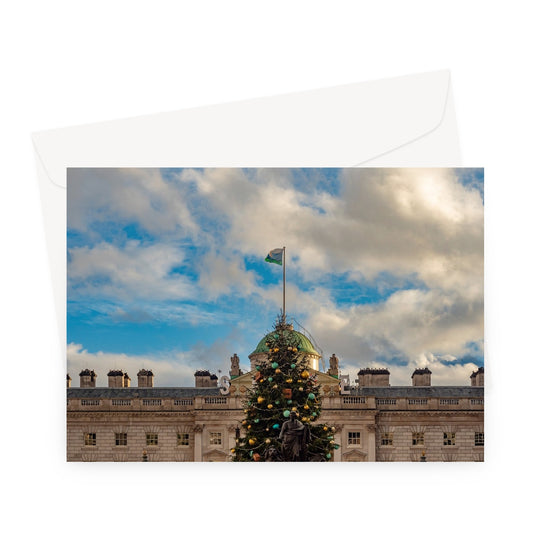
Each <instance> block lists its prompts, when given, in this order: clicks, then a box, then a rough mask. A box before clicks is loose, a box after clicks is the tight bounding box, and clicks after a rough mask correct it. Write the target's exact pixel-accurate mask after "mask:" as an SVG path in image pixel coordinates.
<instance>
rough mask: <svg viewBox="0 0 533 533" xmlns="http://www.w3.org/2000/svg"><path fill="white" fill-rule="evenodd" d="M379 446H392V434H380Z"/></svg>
mask: <svg viewBox="0 0 533 533" xmlns="http://www.w3.org/2000/svg"><path fill="white" fill-rule="evenodd" d="M381 445H382V446H392V433H382V434H381Z"/></svg>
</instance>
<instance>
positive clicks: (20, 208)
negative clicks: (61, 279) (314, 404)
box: [0, 0, 533, 533]
mask: <svg viewBox="0 0 533 533" xmlns="http://www.w3.org/2000/svg"><path fill="white" fill-rule="evenodd" d="M527 7H528V2H513V1H507V2H505V3H503V2H500V3H496V2H490V1H487V0H485V1H484V2H474V1H471V2H468V1H466V0H462V1H460V2H455V1H449V0H448V1H447V2H428V1H420V2H417V1H403V2H402V1H398V0H397V1H391V2H379V1H373V2H354V1H352V2H335V1H331V0H330V1H328V2H314V1H310V0H307V1H304V2H300V1H289V0H285V1H282V2H278V1H273V0H271V1H269V2H264V3H262V2H254V1H252V0H248V1H243V2H236V1H218V2H215V1H214V2H201V1H196V2H190V3H188V2H177V1H174V2H159V1H153V0H152V1H151V2H135V1H128V2H111V1H110V0H107V1H106V2H100V1H92V2H90V3H81V2H74V1H72V0H71V1H69V2H56V1H47V2H31V1H19V2H4V3H2V7H1V8H0V50H1V52H0V53H1V54H2V61H1V63H0V64H1V67H0V71H1V72H2V73H3V81H2V82H0V87H1V99H0V106H1V115H0V116H1V121H0V127H1V135H2V138H1V144H0V147H1V148H0V151H1V154H2V155H1V158H2V166H1V167H0V168H1V171H2V178H3V179H2V190H1V192H0V202H1V206H0V207H1V211H0V212H1V216H2V225H1V227H2V262H1V267H0V268H1V278H0V279H1V280H2V293H1V302H2V305H1V307H0V309H1V313H2V316H1V322H0V324H1V326H2V327H1V331H2V334H1V347H0V354H1V356H2V358H3V360H2V372H3V377H2V380H1V383H2V388H1V389H0V390H1V394H2V397H1V406H2V425H1V427H2V457H1V460H2V463H3V466H2V485H3V487H4V488H7V489H8V490H7V494H5V495H4V496H3V501H2V503H3V504H4V505H3V507H4V512H3V519H4V520H3V523H6V522H7V523H10V524H11V525H8V526H7V530H17V531H26V530H30V528H31V529H33V528H39V529H41V528H43V529H44V528H48V527H53V528H54V529H53V530H55V531H91V532H94V531H115V530H121V529H124V530H131V531H145V530H148V529H149V530H150V531H158V530H163V529H168V530H177V529H181V528H186V527H187V528H188V529H190V528H191V527H193V524H194V523H196V524H201V526H200V528H201V529H204V528H205V529H207V528H209V529H222V530H224V531H230V530H231V531H237V530H244V529H245V528H246V529H247V530H250V531H253V530H265V531H266V530H277V531H283V530H285V529H287V526H288V523H289V520H292V521H294V522H295V523H297V524H298V526H297V527H298V529H303V530H308V531H311V530H312V531H316V530H319V529H326V528H328V529H330V530H334V531H338V530H344V529H350V530H356V531H357V530H359V529H360V528H363V527H364V528H372V529H373V530H374V531H388V530H395V531H408V530H409V531H410V530H416V529H426V528H431V529H432V530H433V531H443V532H444V531H445V532H447V533H448V532H452V531H453V532H459V531H474V530H476V531H477V530H481V529H482V528H484V527H488V526H494V527H495V528H501V527H506V529H507V530H508V531H513V530H524V528H526V529H527V527H528V526H527V523H528V518H527V512H528V509H529V505H528V504H529V503H530V500H531V497H530V495H531V489H530V479H531V478H530V474H531V466H530V465H531V450H530V448H531V444H532V440H531V438H532V436H531V421H530V420H531V416H530V415H531V411H530V410H529V411H527V410H526V407H527V405H528V402H529V405H530V407H531V403H530V402H531V396H530V395H529V394H528V392H527V391H528V389H529V388H530V387H531V383H532V381H533V380H532V376H531V375H530V374H529V373H530V371H531V365H530V363H529V359H530V357H532V353H531V342H530V330H531V325H530V323H531V306H530V302H531V296H532V295H531V292H532V291H531V283H530V282H529V280H530V277H531V271H532V264H531V263H532V262H531V258H530V257H531V255H530V253H529V249H530V248H531V241H532V239H531V232H530V229H531V222H530V212H529V211H530V209H529V206H530V204H531V179H532V176H531V142H532V134H531V128H532V119H533V113H532V102H531V95H532V94H533V83H532V68H531V50H532V49H533V42H532V41H533V39H532V32H531V27H530V26H531V20H532V19H531V16H530V15H529V14H528V10H527ZM441 69H450V71H451V74H452V83H453V91H454V96H455V105H456V112H457V120H458V124H459V133H460V138H461V146H462V150H463V163H464V166H484V167H485V168H486V196H485V199H486V361H485V366H486V368H487V386H486V393H487V400H486V411H487V424H486V442H487V444H486V446H485V457H486V462H485V463H484V464H443V465H430V464H426V465H422V464H405V465H402V464H394V465H391V464H362V465H345V464H344V465H343V464H332V465H324V466H317V465H314V466H313V468H312V469H311V468H309V467H308V466H307V467H306V466H305V465H276V466H279V468H277V467H275V468H272V467H271V468H269V469H268V470H267V469H266V468H255V469H254V468H253V466H252V465H245V466H242V465H231V464H229V465H210V464H193V465H185V466H184V465H168V464H160V465H156V464H149V465H146V464H137V465H120V464H97V465H94V464H93V465H87V464H67V463H65V459H64V457H65V444H64V394H63V388H64V362H63V361H62V360H61V357H60V355H59V353H60V351H59V339H58V335H57V328H56V324H55V314H54V310H53V300H52V291H51V285H50V279H49V275H50V273H49V270H48V262H47V256H46V246H45V241H44V233H43V228H42V222H41V217H42V214H41V211H40V199H39V192H38V189H37V182H36V177H35V170H34V161H33V155H32V145H31V141H30V133H31V132H33V131H38V130H44V129H53V128H57V127H63V126H71V125H76V124H84V123H88V122H95V121H99V120H108V119H115V118H123V117H129V116H136V115H142V114H148V113H156V112H162V111H171V110H176V109H180V108H184V107H191V106H200V105H204V104H212V103H221V102H229V101H235V100H239V99H243V98H253V97H260V96H268V95H274V94H281V93H286V92H293V91H300V90H307V89H316V88H321V87H329V86H335V85H339V84H345V83H353V82H357V81H364V80H371V79H380V78H385V77H391V76H396V75H405V74H412V73H418V72H427V71H433V70H441ZM58 391H61V392H60V393H58ZM259 466H265V465H259ZM524 482H525V483H524ZM187 519H192V520H194V522H192V523H191V524H189V525H187Z"/></svg>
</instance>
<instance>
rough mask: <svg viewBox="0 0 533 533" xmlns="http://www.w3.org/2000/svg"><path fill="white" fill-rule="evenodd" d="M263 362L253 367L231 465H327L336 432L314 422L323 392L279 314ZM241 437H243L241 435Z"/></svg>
mask: <svg viewBox="0 0 533 533" xmlns="http://www.w3.org/2000/svg"><path fill="white" fill-rule="evenodd" d="M266 345H267V347H268V357H267V360H266V361H264V362H262V363H259V364H257V365H256V367H255V369H252V371H253V372H255V378H254V384H253V386H252V388H251V389H250V390H249V391H248V394H247V397H246V400H245V407H244V419H243V420H242V430H241V432H240V434H241V436H240V438H238V439H236V444H235V448H234V449H233V450H232V453H233V454H234V459H233V460H234V461H329V460H331V458H332V457H333V450H334V449H335V448H337V447H338V445H336V444H335V442H334V437H333V434H334V431H335V428H333V427H330V426H328V425H327V424H320V423H318V419H319V418H320V412H321V404H322V401H321V392H320V386H319V384H318V383H317V379H316V375H315V374H314V373H313V371H312V370H310V369H309V365H308V362H309V361H308V356H307V355H306V354H305V353H304V352H301V351H300V350H301V348H302V346H301V345H300V339H299V337H298V335H297V334H296V333H295V332H294V330H293V327H292V325H291V324H287V323H286V322H285V319H284V315H282V316H281V317H280V318H279V319H278V320H277V322H276V324H275V328H274V331H273V332H272V333H269V334H268V335H267V337H266ZM243 435H244V436H243Z"/></svg>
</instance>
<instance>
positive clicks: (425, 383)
mask: <svg viewBox="0 0 533 533" xmlns="http://www.w3.org/2000/svg"><path fill="white" fill-rule="evenodd" d="M411 379H412V380H413V387H431V370H429V368H427V367H426V368H417V369H415V371H414V372H413V374H412V376H411Z"/></svg>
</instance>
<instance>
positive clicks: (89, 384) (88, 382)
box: [80, 368, 98, 389]
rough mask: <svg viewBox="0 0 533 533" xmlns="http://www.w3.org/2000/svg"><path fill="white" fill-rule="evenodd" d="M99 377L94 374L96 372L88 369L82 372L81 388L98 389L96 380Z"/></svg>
mask: <svg viewBox="0 0 533 533" xmlns="http://www.w3.org/2000/svg"><path fill="white" fill-rule="evenodd" d="M97 377H98V376H97V375H96V374H95V373H94V370H89V369H88V368H86V369H85V370H82V371H81V372H80V387H81V388H83V389H88V388H94V387H96V378H97Z"/></svg>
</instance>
